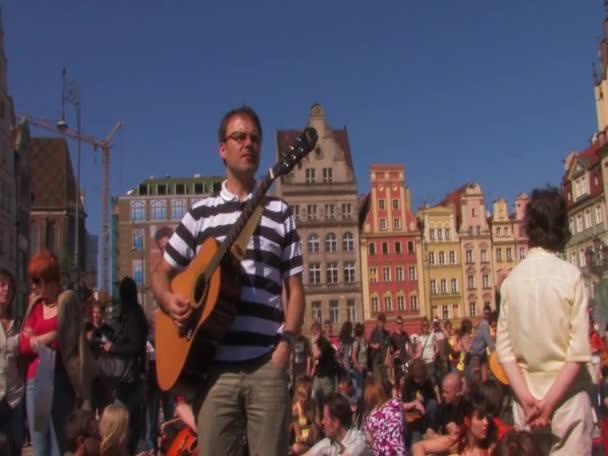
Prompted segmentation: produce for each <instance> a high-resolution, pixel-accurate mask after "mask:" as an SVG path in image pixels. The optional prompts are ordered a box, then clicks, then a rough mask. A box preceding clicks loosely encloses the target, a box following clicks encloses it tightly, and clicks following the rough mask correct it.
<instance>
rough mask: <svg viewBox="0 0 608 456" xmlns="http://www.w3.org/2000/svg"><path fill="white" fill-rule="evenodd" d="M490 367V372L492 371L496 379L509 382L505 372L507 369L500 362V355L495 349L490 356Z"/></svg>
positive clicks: (505, 383)
mask: <svg viewBox="0 0 608 456" xmlns="http://www.w3.org/2000/svg"><path fill="white" fill-rule="evenodd" d="M488 367H489V368H490V372H492V375H493V376H494V378H495V379H496V380H498V381H499V382H500V383H502V384H503V385H508V384H509V379H508V378H507V374H505V371H504V370H503V369H502V366H501V365H500V363H499V362H498V357H497V355H496V352H495V351H493V352H492V354H491V355H490V357H489V358H488Z"/></svg>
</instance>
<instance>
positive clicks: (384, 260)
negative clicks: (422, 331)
mask: <svg viewBox="0 0 608 456" xmlns="http://www.w3.org/2000/svg"><path fill="white" fill-rule="evenodd" d="M369 181H370V192H369V194H367V195H366V196H365V197H364V199H363V204H362V206H361V211H360V218H361V248H360V250H361V275H362V292H363V319H364V321H365V322H366V324H367V326H374V325H375V321H376V318H377V316H378V314H379V313H384V314H385V316H386V317H387V319H388V320H389V321H392V320H394V319H395V318H396V317H397V316H400V317H402V318H403V320H404V325H405V329H406V330H408V331H411V330H415V331H418V329H419V326H420V321H421V318H422V317H424V316H425V315H426V314H425V313H424V310H425V308H426V306H425V299H424V293H423V290H422V277H421V273H422V269H423V268H422V266H423V265H422V255H419V253H420V250H421V245H422V243H421V237H420V234H421V233H420V231H419V230H418V226H417V221H416V218H415V217H414V214H413V213H412V205H411V196H410V189H409V187H408V186H406V185H405V170H404V168H403V166H402V165H396V164H387V165H381V164H375V165H371V166H370V168H369Z"/></svg>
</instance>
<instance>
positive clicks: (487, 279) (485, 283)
mask: <svg viewBox="0 0 608 456" xmlns="http://www.w3.org/2000/svg"><path fill="white" fill-rule="evenodd" d="M481 284H482V285H483V287H484V288H490V276H489V275H488V274H484V275H482V276H481Z"/></svg>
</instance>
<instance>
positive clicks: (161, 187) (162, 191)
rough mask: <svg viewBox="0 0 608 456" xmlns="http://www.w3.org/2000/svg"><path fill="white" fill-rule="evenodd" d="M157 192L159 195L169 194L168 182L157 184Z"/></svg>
mask: <svg viewBox="0 0 608 456" xmlns="http://www.w3.org/2000/svg"><path fill="white" fill-rule="evenodd" d="M156 194H157V195H166V194H167V184H157V185H156Z"/></svg>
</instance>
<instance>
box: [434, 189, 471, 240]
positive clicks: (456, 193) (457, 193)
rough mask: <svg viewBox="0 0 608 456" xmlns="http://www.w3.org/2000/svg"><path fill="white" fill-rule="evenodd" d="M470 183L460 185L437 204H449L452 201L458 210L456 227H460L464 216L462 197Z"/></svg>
mask: <svg viewBox="0 0 608 456" xmlns="http://www.w3.org/2000/svg"><path fill="white" fill-rule="evenodd" d="M467 185H468V184H464V185H462V186H460V187H458V188H457V189H456V190H453V191H451V192H450V193H448V194H447V196H446V197H445V198H444V199H443V200H441V201H440V202H439V204H437V206H449V204H450V203H452V204H453V205H454V209H455V210H456V229H459V228H460V222H461V218H462V207H461V205H460V197H461V196H462V194H463V193H464V191H465V190H466V188H467Z"/></svg>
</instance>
